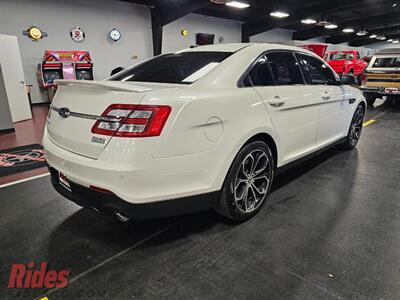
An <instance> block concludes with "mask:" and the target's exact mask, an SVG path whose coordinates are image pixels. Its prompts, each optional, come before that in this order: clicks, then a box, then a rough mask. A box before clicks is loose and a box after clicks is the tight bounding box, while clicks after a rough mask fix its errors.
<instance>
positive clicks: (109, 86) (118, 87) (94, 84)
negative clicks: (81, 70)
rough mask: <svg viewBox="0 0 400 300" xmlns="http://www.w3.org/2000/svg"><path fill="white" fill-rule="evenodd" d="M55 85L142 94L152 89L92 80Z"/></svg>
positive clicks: (56, 81) (60, 81) (67, 81)
mask: <svg viewBox="0 0 400 300" xmlns="http://www.w3.org/2000/svg"><path fill="white" fill-rule="evenodd" d="M54 82H55V83H56V84H57V85H59V86H63V85H70V86H82V87H88V88H101V89H105V90H110V91H119V92H134V93H144V92H149V91H151V90H152V89H151V88H148V87H143V86H138V85H134V84H131V83H127V82H121V81H94V80H62V79H58V80H55V81H54Z"/></svg>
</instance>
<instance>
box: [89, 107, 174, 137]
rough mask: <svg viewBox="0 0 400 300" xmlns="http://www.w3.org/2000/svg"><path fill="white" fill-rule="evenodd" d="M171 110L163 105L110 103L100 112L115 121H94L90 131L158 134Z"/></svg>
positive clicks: (147, 135)
mask: <svg viewBox="0 0 400 300" xmlns="http://www.w3.org/2000/svg"><path fill="white" fill-rule="evenodd" d="M170 112H171V107H169V106H164V105H130V104H112V105H110V106H109V107H108V108H107V109H106V110H105V111H104V113H103V114H102V116H103V117H114V118H113V119H114V120H117V121H104V120H102V121H96V123H95V124H94V126H93V127H92V133H96V134H101V135H109V136H118V137H149V136H159V135H160V134H161V131H162V129H163V127H164V125H165V122H166V121H167V119H168V116H169V114H170Z"/></svg>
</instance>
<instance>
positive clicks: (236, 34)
mask: <svg viewBox="0 0 400 300" xmlns="http://www.w3.org/2000/svg"><path fill="white" fill-rule="evenodd" d="M182 29H187V30H188V31H189V35H188V36H186V37H184V36H182V35H181V30H182ZM241 30H242V29H241V24H240V23H239V22H234V21H230V20H225V19H220V18H214V17H207V16H201V15H197V14H190V15H187V16H185V17H183V18H180V19H179V20H176V21H174V22H172V23H170V24H167V25H166V26H164V31H163V41H162V53H167V52H173V51H176V50H181V49H184V48H188V47H190V46H192V45H196V33H211V34H215V39H214V43H215V44H218V43H219V41H218V39H219V37H220V36H223V37H224V43H238V42H240V41H241V32H242V31H241Z"/></svg>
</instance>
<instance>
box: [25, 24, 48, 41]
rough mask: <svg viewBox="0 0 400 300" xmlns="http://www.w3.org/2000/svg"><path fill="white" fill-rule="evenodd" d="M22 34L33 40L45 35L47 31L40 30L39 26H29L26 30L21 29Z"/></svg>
mask: <svg viewBox="0 0 400 300" xmlns="http://www.w3.org/2000/svg"><path fill="white" fill-rule="evenodd" d="M22 34H23V35H25V36H27V37H29V38H30V39H31V40H32V41H35V42H37V41H38V40H40V39H42V38H44V37H46V36H47V33H46V32H43V31H41V30H40V28H39V27H37V26H31V27H29V28H28V29H27V30H24V31H22Z"/></svg>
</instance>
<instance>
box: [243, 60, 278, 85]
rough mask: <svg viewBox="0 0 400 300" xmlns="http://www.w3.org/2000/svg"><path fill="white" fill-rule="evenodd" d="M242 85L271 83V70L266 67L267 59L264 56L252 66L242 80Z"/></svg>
mask: <svg viewBox="0 0 400 300" xmlns="http://www.w3.org/2000/svg"><path fill="white" fill-rule="evenodd" d="M243 84H244V86H246V87H247V86H268V85H273V84H274V80H273V78H272V74H271V71H270V69H269V67H268V63H267V59H266V58H265V56H263V57H261V58H260V59H259V60H258V61H257V63H256V64H255V65H254V66H253V68H252V69H251V71H250V72H249V74H248V75H247V76H246V78H245V80H244V81H243Z"/></svg>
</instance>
